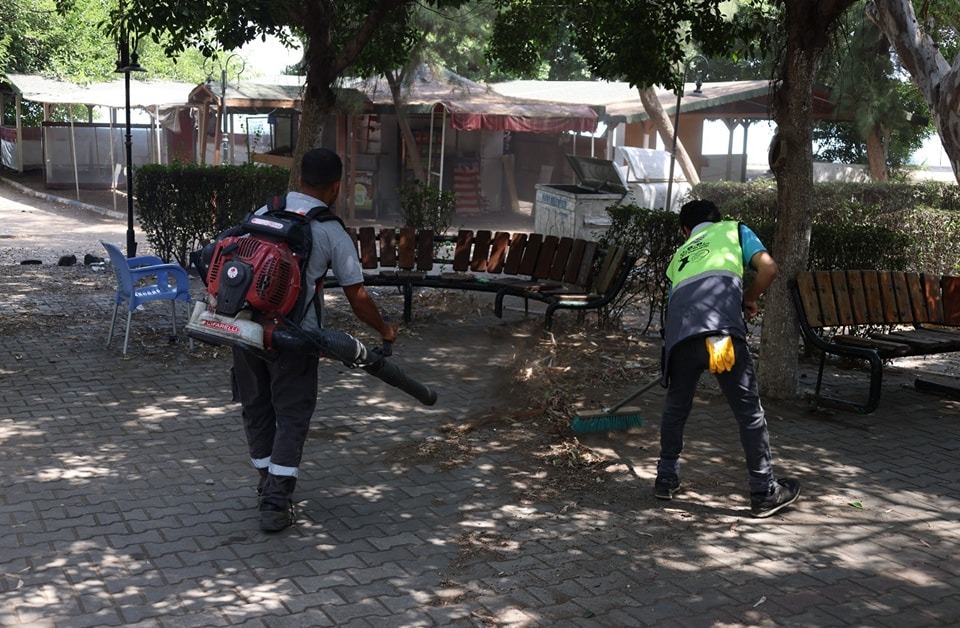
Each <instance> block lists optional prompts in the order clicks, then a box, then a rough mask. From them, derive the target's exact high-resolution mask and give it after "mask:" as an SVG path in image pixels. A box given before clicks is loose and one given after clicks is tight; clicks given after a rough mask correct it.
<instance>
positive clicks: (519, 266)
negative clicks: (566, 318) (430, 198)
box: [324, 227, 636, 331]
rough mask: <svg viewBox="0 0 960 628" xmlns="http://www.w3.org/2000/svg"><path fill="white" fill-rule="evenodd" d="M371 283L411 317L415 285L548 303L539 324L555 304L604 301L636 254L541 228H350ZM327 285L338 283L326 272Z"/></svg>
mask: <svg viewBox="0 0 960 628" xmlns="http://www.w3.org/2000/svg"><path fill="white" fill-rule="evenodd" d="M348 231H349V232H350V233H351V235H353V237H354V239H355V241H356V243H357V254H358V255H359V257H360V264H361V266H362V267H363V269H364V283H365V284H366V285H368V286H396V287H397V288H398V289H399V290H400V291H401V292H402V294H403V319H404V321H408V322H409V321H410V320H411V319H412V316H413V312H412V310H413V293H414V289H415V288H437V289H449V290H465V291H474V292H487V293H492V294H494V295H496V296H495V306H494V313H495V315H496V316H498V317H502V315H503V301H504V299H505V298H506V297H519V298H523V299H524V300H525V303H526V302H527V301H529V300H535V301H539V302H542V303H545V304H546V305H547V308H546V313H545V317H544V328H545V329H546V330H548V331H549V330H550V329H552V325H553V315H554V313H555V312H556V311H557V310H559V309H574V310H580V311H585V310H589V309H597V308H601V307H603V306H604V305H606V304H608V303H609V302H610V301H612V300H613V299H614V298H615V297H616V295H617V294H618V293H619V292H620V290H621V289H622V288H623V286H624V284H625V283H626V281H627V278H628V276H629V274H630V271H631V269H632V268H633V265H634V263H635V261H636V258H635V257H634V256H632V255H629V254H628V253H627V251H626V250H625V249H624V248H622V247H618V246H615V247H611V248H604V247H601V246H600V245H599V244H598V243H597V242H593V241H588V240H583V239H575V238H569V237H558V236H552V235H546V236H545V235H543V234H538V233H513V234H510V233H507V232H503V231H497V232H494V231H489V230H478V231H470V230H460V231H459V232H458V233H457V234H456V235H440V236H438V235H434V233H433V232H432V231H428V230H421V231H417V230H415V229H413V228H401V229H380V230H377V229H375V228H374V227H361V228H359V229H354V228H351V229H348ZM324 286H325V287H336V286H337V284H336V278H328V279H327V280H325V282H324Z"/></svg>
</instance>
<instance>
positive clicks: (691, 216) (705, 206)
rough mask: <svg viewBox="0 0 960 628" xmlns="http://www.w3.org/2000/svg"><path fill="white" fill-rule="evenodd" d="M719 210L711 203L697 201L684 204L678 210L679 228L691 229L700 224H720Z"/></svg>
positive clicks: (701, 200)
mask: <svg viewBox="0 0 960 628" xmlns="http://www.w3.org/2000/svg"><path fill="white" fill-rule="evenodd" d="M721 220H722V216H720V209H719V208H718V207H717V206H716V205H715V204H714V203H713V201H705V200H703V199H698V200H695V201H690V202H689V203H685V204H684V205H683V207H681V208H680V226H681V227H686V228H687V229H693V228H694V227H696V226H697V225H699V224H700V223H701V222H720V221H721Z"/></svg>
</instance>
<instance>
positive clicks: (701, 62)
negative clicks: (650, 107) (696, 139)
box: [663, 55, 710, 211]
mask: <svg viewBox="0 0 960 628" xmlns="http://www.w3.org/2000/svg"><path fill="white" fill-rule="evenodd" d="M694 62H696V65H694V67H695V68H696V67H699V66H708V67H709V65H710V64H709V62H708V61H707V58H706V57H704V56H703V55H696V56H695V57H691V58H689V59H687V61H686V62H685V63H684V64H683V82H682V84H681V85H680V91H678V92H677V107H676V109H675V110H674V112H673V148H672V149H671V150H670V178H669V179H668V180H667V201H666V205H664V207H663V208H664V209H665V210H667V211H670V210H671V209H672V205H673V196H672V195H673V169H674V165H675V164H676V162H677V136H678V135H680V101H681V99H682V98H683V89H684V87H685V86H686V83H687V72H688V71H689V70H690V65H691V64H693V63H694ZM704 70H705V68H701V69H699V70H698V71H697V88H696V89H695V90H694V91H693V93H694V94H702V93H703V92H701V91H700V88H701V87H702V86H703V75H704V74H705V71H704Z"/></svg>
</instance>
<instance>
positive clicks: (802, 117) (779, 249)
mask: <svg viewBox="0 0 960 628" xmlns="http://www.w3.org/2000/svg"><path fill="white" fill-rule="evenodd" d="M853 2H854V0H836V1H833V2H830V1H826V0H825V1H823V2H806V1H804V0H795V1H789V0H788V1H786V2H784V7H785V10H786V25H785V27H786V37H787V42H786V48H785V52H784V56H783V59H782V60H781V66H780V80H779V81H778V87H777V88H776V91H775V93H774V97H773V116H774V119H775V120H776V122H777V126H778V130H777V133H776V136H775V137H774V138H773V141H772V143H771V146H770V168H771V170H773V173H774V175H775V176H776V178H777V226H776V231H775V234H774V240H773V244H772V246H771V252H772V254H773V256H774V257H775V258H776V260H777V264H778V265H779V267H780V272H779V274H778V275H777V279H776V280H775V281H774V282H773V284H772V285H771V286H770V289H769V290H768V291H767V295H766V299H765V305H764V317H763V333H762V334H761V337H760V361H759V365H758V380H759V386H760V393H761V395H762V396H765V397H770V398H773V399H790V398H793V397H795V396H796V394H797V381H798V373H799V362H798V359H799V338H800V325H799V322H798V320H797V314H796V311H795V310H794V307H793V300H792V297H791V294H790V282H791V281H793V279H794V278H795V277H796V276H797V273H798V272H799V271H802V270H805V269H806V265H807V258H808V254H809V252H810V231H811V226H812V224H813V85H814V78H815V75H816V69H817V63H818V61H819V56H820V53H821V52H822V51H823V49H824V48H825V47H826V45H827V43H828V33H829V32H830V30H831V29H832V27H833V25H834V22H835V21H836V19H837V18H838V17H839V16H840V15H842V14H843V12H844V11H845V10H846V9H847V8H848V7H849V6H850V5H851V4H853Z"/></svg>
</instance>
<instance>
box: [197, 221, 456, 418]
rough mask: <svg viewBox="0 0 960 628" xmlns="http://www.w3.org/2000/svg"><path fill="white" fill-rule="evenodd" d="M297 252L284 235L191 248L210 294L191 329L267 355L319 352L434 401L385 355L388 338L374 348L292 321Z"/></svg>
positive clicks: (200, 336)
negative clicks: (281, 238)
mask: <svg viewBox="0 0 960 628" xmlns="http://www.w3.org/2000/svg"><path fill="white" fill-rule="evenodd" d="M298 258H299V256H298V255H296V254H295V253H294V252H293V251H291V250H290V248H289V247H288V246H287V245H286V243H284V242H282V241H272V240H269V239H265V238H261V237H255V236H247V235H230V236H227V237H224V238H222V239H220V240H218V241H217V242H216V243H214V244H213V245H212V253H211V252H210V250H209V247H208V249H205V250H204V252H203V253H202V254H199V255H198V254H192V255H191V259H192V260H193V263H194V265H195V266H196V267H197V270H198V271H199V273H200V277H202V278H204V283H205V284H206V287H207V291H206V292H207V293H206V298H205V299H204V300H202V301H197V303H196V304H195V305H194V309H193V313H192V314H191V316H190V321H189V322H188V323H187V325H186V331H187V335H188V336H190V337H191V338H194V339H196V340H199V341H201V342H205V343H207V344H212V345H218V346H222V345H227V346H230V347H235V348H237V349H242V350H244V351H251V352H253V353H255V354H256V355H258V356H260V357H262V358H264V359H267V360H274V359H276V357H277V355H278V352H279V351H297V352H305V353H316V354H318V355H320V356H321V357H324V358H329V359H335V360H339V361H340V362H343V363H344V364H345V365H347V366H348V367H350V368H355V367H360V368H361V369H363V370H364V371H366V372H367V373H369V374H371V375H373V376H374V377H377V378H379V379H381V380H382V381H384V382H386V383H387V384H390V385H391V386H394V387H396V388H399V389H400V390H402V391H403V392H405V393H407V394H408V395H410V396H412V397H413V398H415V399H417V400H418V401H420V402H421V403H423V404H425V405H428V406H431V405H433V404H435V403H436V401H437V393H436V391H434V390H433V389H431V388H429V387H428V386H425V385H424V384H422V383H420V382H418V381H416V380H414V379H412V378H410V377H408V376H407V375H406V374H405V373H403V371H402V370H400V368H399V367H397V366H396V365H395V364H392V363H390V362H388V361H387V357H389V356H390V355H391V353H392V351H391V347H390V345H389V343H384V346H383V347H382V348H379V349H372V350H371V349H368V348H367V347H366V345H364V344H363V343H362V342H361V341H360V340H358V339H357V338H355V337H353V336H351V335H350V334H348V333H346V332H342V331H334V330H329V329H319V330H317V331H315V332H307V331H305V330H303V329H302V328H300V327H299V326H298V325H296V324H294V323H292V322H290V319H291V318H292V319H294V320H296V319H297V312H302V311H303V307H304V305H303V303H302V302H301V299H300V296H301V292H302V290H301V286H302V284H301V272H300V263H299V259H298ZM206 259H209V260H210V263H209V266H208V265H207V263H206V261H205V260H206Z"/></svg>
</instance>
